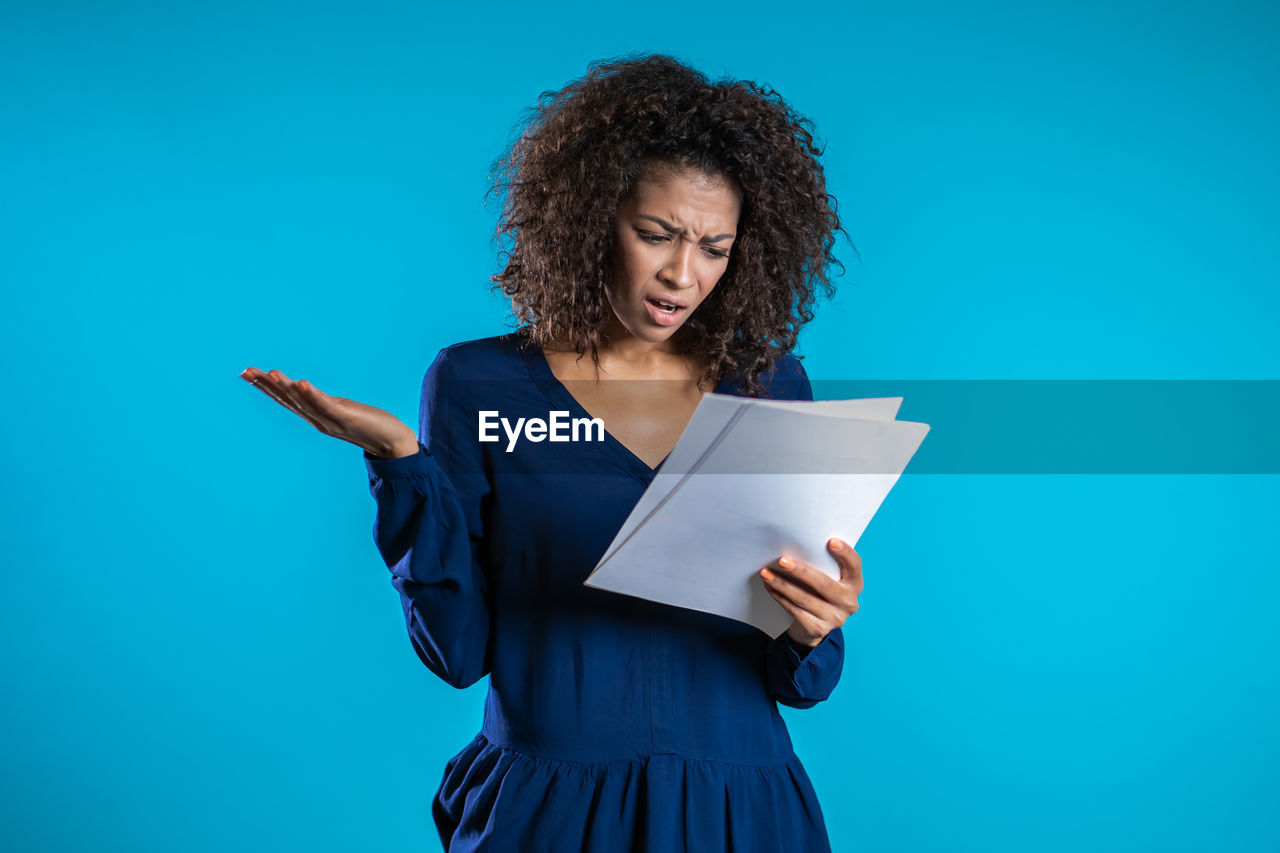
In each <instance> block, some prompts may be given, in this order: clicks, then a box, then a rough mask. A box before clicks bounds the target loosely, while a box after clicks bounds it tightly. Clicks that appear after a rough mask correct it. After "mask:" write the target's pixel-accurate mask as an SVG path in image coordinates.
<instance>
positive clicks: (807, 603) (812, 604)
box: [761, 569, 841, 624]
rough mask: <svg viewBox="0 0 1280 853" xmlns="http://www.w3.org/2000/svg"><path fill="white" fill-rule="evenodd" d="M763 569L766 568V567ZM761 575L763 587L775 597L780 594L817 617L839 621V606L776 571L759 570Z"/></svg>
mask: <svg viewBox="0 0 1280 853" xmlns="http://www.w3.org/2000/svg"><path fill="white" fill-rule="evenodd" d="M765 571H768V570H767V569H766V570H765ZM761 576H762V577H764V584H765V589H767V590H769V591H770V592H771V593H774V597H775V598H776V597H778V596H781V597H783V598H785V599H786V600H787V601H789V602H791V603H792V604H794V605H795V606H796V607H799V608H800V609H802V610H804V611H805V612H807V613H809V614H811V615H812V616H814V617H815V618H817V619H821V620H824V621H833V622H835V623H837V624H838V623H839V622H840V620H841V614H840V611H839V607H838V605H836V604H834V603H833V602H830V601H828V600H826V599H825V598H823V597H822V596H820V595H815V594H814V593H813V592H811V591H810V590H808V589H806V588H804V587H803V586H800V585H799V584H797V583H795V582H794V581H791V580H788V579H787V578H784V577H782V576H781V575H779V574H777V573H776V572H769V574H768V575H765V574H764V572H761Z"/></svg>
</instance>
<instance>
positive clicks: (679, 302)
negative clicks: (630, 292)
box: [645, 293, 689, 308]
mask: <svg viewBox="0 0 1280 853" xmlns="http://www.w3.org/2000/svg"><path fill="white" fill-rule="evenodd" d="M650 299H656V300H658V301H659V302H666V303H668V304H670V305H674V306H676V307H677V308H688V307H689V303H688V302H685V301H684V300H683V299H676V298H675V297H674V296H667V295H666V294H665V293H664V294H655V295H653V296H646V297H645V300H646V301H648V300H650Z"/></svg>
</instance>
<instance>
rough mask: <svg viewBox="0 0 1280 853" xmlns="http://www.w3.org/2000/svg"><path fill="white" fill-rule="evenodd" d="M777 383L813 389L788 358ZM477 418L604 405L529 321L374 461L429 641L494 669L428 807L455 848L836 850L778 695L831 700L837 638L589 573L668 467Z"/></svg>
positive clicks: (461, 374) (386, 518)
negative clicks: (400, 443)
mask: <svg viewBox="0 0 1280 853" xmlns="http://www.w3.org/2000/svg"><path fill="white" fill-rule="evenodd" d="M765 383H766V386H767V387H768V388H769V390H770V396H772V397H774V398H778V399H812V391H811V389H810V386H809V381H808V378H807V377H806V376H805V374H804V371H803V369H802V368H801V367H800V364H799V362H798V361H797V360H796V359H795V358H794V357H792V356H790V355H787V356H784V357H783V358H781V359H779V361H778V362H777V365H776V366H775V368H774V370H773V372H772V374H771V375H770V376H768V377H765ZM716 390H717V391H719V392H720V393H738V391H737V389H736V386H735V385H733V383H732V382H730V381H725V382H722V383H721V384H720V386H719V387H718V388H717V389H716ZM481 410H488V411H497V412H498V413H499V414H500V416H501V417H504V418H507V419H508V420H509V421H510V422H512V423H514V422H515V419H516V418H519V417H525V418H533V417H537V418H542V419H543V420H548V419H549V413H550V412H552V411H556V410H559V411H567V412H569V413H570V416H571V417H590V416H589V415H588V414H587V413H586V411H585V410H584V409H583V408H582V406H581V405H580V404H579V403H578V402H577V400H576V399H575V398H574V397H573V396H572V395H571V394H570V393H569V391H568V389H567V388H565V386H564V385H562V384H561V383H560V381H559V380H557V379H556V377H555V376H554V374H552V372H551V368H550V366H549V365H548V363H547V361H546V358H545V357H544V356H543V354H542V351H541V349H540V348H538V347H537V346H535V345H533V344H532V343H531V342H530V341H529V338H528V336H527V334H526V333H525V331H524V330H520V331H517V332H513V333H511V334H507V335H503V336H499V337H492V338H486V339H483V340H478V341H469V342H466V343H460V344H455V345H454V346H450V347H448V348H446V349H444V350H443V351H441V353H440V354H439V356H437V358H436V360H435V362H434V363H433V364H432V365H431V367H430V368H429V369H428V371H427V373H426V377H425V379H424V381H423V386H422V409H421V413H420V421H419V439H420V441H419V444H420V446H419V449H418V453H417V455H414V456H409V457H405V458H402V459H390V460H380V459H374V458H371V457H369V455H368V454H365V465H366V467H367V469H368V474H369V486H370V491H371V492H372V494H373V497H374V499H375V500H376V502H377V515H376V519H375V522H374V529H373V534H374V540H375V542H376V544H377V546H378V549H379V551H380V552H381V554H382V557H383V559H384V561H385V562H386V564H387V566H388V567H389V568H390V569H391V574H392V585H393V586H394V587H395V588H396V590H397V591H398V592H399V593H400V596H401V601H402V603H403V605H404V613H405V621H406V624H407V627H408V631H409V636H410V638H411V640H412V643H413V647H414V649H415V651H416V652H417V654H418V656H419V657H420V658H421V659H422V662H423V663H424V664H425V665H426V666H427V667H428V668H429V669H430V670H431V671H432V672H434V673H435V674H436V675H438V676H439V677H440V678H442V679H444V680H445V681H446V682H448V683H449V684H451V685H453V686H455V687H459V688H461V687H466V686H468V685H471V684H473V683H475V682H476V681H478V680H479V679H481V678H483V677H484V676H485V675H488V676H489V690H488V694H487V696H486V699H485V706H484V723H483V726H482V727H481V730H480V732H479V733H478V734H477V735H476V736H475V738H474V739H473V740H472V741H471V742H470V743H468V744H467V745H466V746H465V747H463V748H462V750H461V751H460V752H459V753H458V754H457V755H456V756H455V757H454V758H453V759H451V760H450V761H449V762H448V764H447V765H446V767H445V771H444V777H443V779H442V781H441V784H440V787H439V789H438V791H437V792H436V796H435V799H434V800H433V802H432V813H433V818H434V820H435V823H436V827H437V829H438V830H439V833H440V838H441V841H442V842H443V844H444V847H445V849H446V850H448V851H451V853H456V851H471V850H495V851H504V850H513V851H514V850H521V851H524V850H528V851H541V850H554V851H576V850H582V851H608V853H618V852H619V851H654V853H679V851H699V853H712V851H738V852H739V853H741V851H761V853H764V851H769V853H776V851H780V850H787V851H791V850H796V851H809V853H813V851H824V850H829V849H830V845H829V843H828V840H827V833H826V827H825V824H824V822H823V816H822V810H821V808H820V807H819V805H818V799H817V796H816V794H815V793H814V790H813V787H812V785H811V784H810V781H809V777H808V775H807V774H806V773H805V770H804V767H803V766H802V765H801V763H800V760H799V758H797V757H796V755H795V752H794V751H793V749H792V745H791V739H790V737H789V735H788V733H787V728H786V725H785V724H784V722H783V720H782V717H781V715H780V714H779V713H778V707H777V704H776V703H782V704H785V705H789V706H791V707H794V708H809V707H812V706H813V705H815V704H817V703H818V702H819V701H822V700H823V699H825V698H827V697H828V696H829V695H830V693H831V691H832V689H833V688H834V687H835V685H836V682H837V681H838V680H839V678H840V671H841V668H842V666H843V663H844V637H843V635H842V633H841V631H840V630H839V629H837V630H835V631H832V632H831V633H830V634H829V635H827V637H826V638H825V639H824V640H823V641H822V642H821V643H820V644H819V645H818V646H816V647H814V648H812V649H809V648H808V647H805V646H799V645H797V644H795V643H793V642H792V641H791V640H790V639H789V638H788V637H787V635H786V634H785V633H784V634H783V635H782V636H781V637H780V638H779V639H778V640H774V639H772V638H770V637H769V636H767V635H766V634H764V633H762V632H761V631H759V630H757V629H756V628H753V627H751V626H749V625H746V624H743V623H740V622H736V621H734V620H731V619H725V618H723V617H720V616H713V615H710V614H706V613H701V612H698V611H693V610H686V609H683V608H678V607H671V606H669V605H664V604H658V603H655V602H650V601H644V600H641V599H638V598H632V597H630V596H625V595H619V594H617V593H611V592H606V591H603V590H598V589H593V588H591V587H587V586H583V583H582V582H583V580H584V579H585V578H586V577H587V575H588V574H590V573H591V570H592V569H593V568H594V567H595V565H596V562H597V561H598V560H599V559H600V557H601V556H602V555H603V554H604V552H605V549H606V548H607V547H608V545H609V543H610V542H611V541H612V540H613V536H614V534H615V533H616V532H617V531H618V529H619V528H620V527H621V526H622V523H623V521H624V520H625V519H626V517H627V515H628V513H629V512H630V511H631V509H632V507H633V506H634V505H635V504H636V502H637V501H638V500H639V499H640V495H641V493H643V492H644V490H645V487H646V486H647V485H648V484H649V482H650V481H651V480H652V478H653V476H654V474H655V469H652V468H650V467H649V466H648V465H646V464H645V463H644V462H643V461H642V460H641V459H639V458H638V457H637V456H635V455H634V454H632V453H631V452H630V451H629V450H627V449H626V447H625V446H624V445H622V444H621V443H620V442H618V441H617V440H616V439H615V438H614V437H613V436H612V435H609V434H607V433H606V434H605V437H604V441H603V442H593V443H587V442H583V441H579V442H576V443H564V442H557V443H553V442H550V441H542V442H531V441H528V440H525V439H522V440H520V441H519V442H518V443H517V444H516V445H515V447H514V448H513V449H512V450H511V451H510V452H508V450H507V447H508V442H507V440H506V438H505V437H503V438H502V440H501V441H499V442H496V443H481V442H480V441H479V440H478V413H479V412H480V411H481ZM498 432H499V434H501V432H502V431H501V429H499V430H498ZM744 568H745V569H748V570H751V569H756V568H758V567H752V566H747V567H744Z"/></svg>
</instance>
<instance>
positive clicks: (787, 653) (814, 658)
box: [765, 354, 844, 708]
mask: <svg viewBox="0 0 1280 853" xmlns="http://www.w3.org/2000/svg"><path fill="white" fill-rule="evenodd" d="M769 395H770V396H771V397H773V398H775V399H784V400H812V399H813V386H812V385H810V383H809V376H808V374H806V373H805V370H804V368H803V367H802V366H801V365H800V360H799V359H797V358H796V357H795V356H792V355H790V354H787V355H784V356H782V357H781V358H779V359H778V361H777V362H776V365H775V367H774V370H773V372H772V373H771V374H770V377H769ZM843 669H844V632H843V631H842V629H840V628H836V629H835V630H833V631H832V632H831V633H829V634H827V636H825V637H823V638H822V642H821V643H818V645H816V646H814V647H813V648H809V647H807V646H802V645H800V644H799V643H796V642H795V641H794V640H792V639H791V637H789V636H788V635H787V634H786V632H783V633H782V634H781V635H780V636H778V637H776V638H774V639H771V640H769V643H768V646H767V647H766V648H765V674H766V685H767V686H768V690H769V695H770V696H772V697H773V698H774V699H775V700H777V701H778V702H780V703H782V704H783V705H789V706H791V707H792V708H812V707H813V706H814V705H817V704H818V703H819V702H821V701H822V700H824V699H826V698H827V697H828V696H830V695H831V691H832V690H834V689H835V686H836V683H837V682H839V681H840V673H841V671H843Z"/></svg>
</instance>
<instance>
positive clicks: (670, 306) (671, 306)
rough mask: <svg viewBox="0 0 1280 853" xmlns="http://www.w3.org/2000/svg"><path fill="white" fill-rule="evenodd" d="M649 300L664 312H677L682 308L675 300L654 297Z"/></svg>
mask: <svg viewBox="0 0 1280 853" xmlns="http://www.w3.org/2000/svg"><path fill="white" fill-rule="evenodd" d="M648 302H649V304H650V305H652V306H654V307H655V308H657V309H658V310H659V311H661V312H662V313H664V314H675V313H676V312H677V311H679V310H680V306H679V305H677V304H675V303H674V302H663V301H662V300H661V299H653V298H652V297H650V299H649V300H648Z"/></svg>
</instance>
